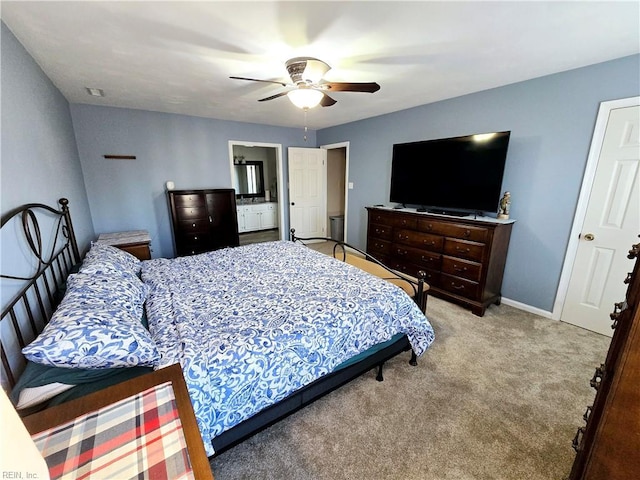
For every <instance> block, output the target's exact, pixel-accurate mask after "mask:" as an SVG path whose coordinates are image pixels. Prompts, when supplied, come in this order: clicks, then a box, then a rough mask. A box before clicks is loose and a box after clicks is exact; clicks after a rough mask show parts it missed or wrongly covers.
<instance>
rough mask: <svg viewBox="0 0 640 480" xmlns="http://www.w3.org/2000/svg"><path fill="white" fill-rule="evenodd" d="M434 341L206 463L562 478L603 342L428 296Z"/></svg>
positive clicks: (222, 469) (224, 478)
mask: <svg viewBox="0 0 640 480" xmlns="http://www.w3.org/2000/svg"><path fill="white" fill-rule="evenodd" d="M427 316H428V317H429V319H430V321H431V322H432V324H433V326H434V329H435V331H436V341H435V343H434V344H433V345H432V347H431V348H430V349H429V350H428V351H427V352H426V353H425V354H424V355H423V356H422V357H421V358H420V359H419V360H418V366H417V367H411V366H410V365H409V364H408V360H409V354H408V353H406V354H403V355H400V356H399V357H396V358H394V359H393V360H391V361H390V362H388V363H387V365H386V367H385V380H384V382H381V383H379V382H376V381H375V372H374V371H371V372H368V373H366V374H365V375H363V376H362V377H360V378H358V379H356V380H354V381H353V382H351V383H349V384H348V385H345V386H343V387H341V388H340V389H338V390H336V391H334V392H332V393H331V394H329V395H327V396H325V397H324V398H322V399H320V400H318V401H317V402H315V403H314V404H312V405H310V406H307V407H306V408H304V409H303V410H301V411H299V412H297V413H295V414H294V415H292V416H290V417H288V418H287V419H285V420H283V421H281V422H279V423H278V424H276V425H274V426H273V427H271V428H269V429H267V430H265V431H263V432H261V433H259V434H258V435H256V436H254V437H252V438H251V439H249V440H247V441H245V442H244V443H242V444H240V445H239V446H237V447H235V448H233V449H231V450H229V451H227V452H225V453H223V454H221V455H220V456H219V457H216V458H214V459H213V460H212V461H211V465H212V469H213V473H214V476H215V478H216V480H230V479H288V480H297V479H309V480H312V479H313V480H338V479H354V480H355V479H358V480H359V479H398V480H399V479H403V480H407V479H434V480H440V479H442V480H445V479H456V480H466V479H483V480H484V479H514V480H522V479H530V480H536V479H540V480H542V479H544V480H551V479H555V480H557V479H563V478H566V476H567V475H568V473H569V471H570V469H571V464H572V462H573V458H574V451H573V449H572V448H571V440H572V439H573V436H574V434H575V432H576V429H577V428H578V427H579V426H581V425H582V424H583V421H582V414H583V413H584V411H585V408H586V406H587V405H589V404H591V403H592V402H593V398H594V396H595V392H594V390H593V389H592V388H591V387H590V386H589V379H590V378H591V375H592V374H593V371H594V368H595V367H596V366H597V365H599V364H600V363H601V362H602V361H603V360H604V358H605V356H606V351H607V349H608V346H609V342H610V339H608V338H606V337H603V336H600V335H598V334H595V333H592V332H589V331H586V330H582V329H579V328H577V327H574V326H571V325H568V324H564V323H561V322H556V321H553V320H548V319H545V318H541V317H538V316H536V315H532V314H528V313H525V312H522V311H520V310H517V309H514V308H512V307H508V306H505V305H502V306H499V307H496V306H492V307H490V308H489V309H488V310H487V313H486V314H485V316H484V317H482V318H480V317H477V316H475V315H473V314H471V313H470V312H469V311H467V310H465V309H462V308H461V307H458V306H456V305H453V304H451V303H448V302H444V301H442V300H439V299H436V298H429V305H428V307H427Z"/></svg>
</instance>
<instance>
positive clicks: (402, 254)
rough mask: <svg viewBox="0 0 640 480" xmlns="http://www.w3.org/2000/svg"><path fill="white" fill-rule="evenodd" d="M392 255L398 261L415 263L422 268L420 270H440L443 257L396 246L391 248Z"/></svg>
mask: <svg viewBox="0 0 640 480" xmlns="http://www.w3.org/2000/svg"><path fill="white" fill-rule="evenodd" d="M391 255H392V256H393V257H394V258H396V259H398V260H406V261H409V262H411V263H414V264H416V265H418V266H420V268H431V269H432V270H440V265H441V255H440V254H439V253H431V252H425V251H424V250H419V249H417V248H412V247H405V246H404V245H397V244H395V245H393V246H392V247H391Z"/></svg>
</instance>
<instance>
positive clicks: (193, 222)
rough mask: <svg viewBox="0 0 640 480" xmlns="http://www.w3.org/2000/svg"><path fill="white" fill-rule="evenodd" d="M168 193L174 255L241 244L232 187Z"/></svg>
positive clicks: (234, 193)
mask: <svg viewBox="0 0 640 480" xmlns="http://www.w3.org/2000/svg"><path fill="white" fill-rule="evenodd" d="M168 196H169V208H170V209H171V220H172V225H173V239H174V244H175V248H176V255H178V256H183V255H194V254H196V253H202V252H208V251H210V250H217V249H219V248H224V247H237V246H238V245H239V244H240V241H239V237H238V218H237V213H236V192H235V190H234V189H232V188H222V189H210V190H171V191H169V192H168Z"/></svg>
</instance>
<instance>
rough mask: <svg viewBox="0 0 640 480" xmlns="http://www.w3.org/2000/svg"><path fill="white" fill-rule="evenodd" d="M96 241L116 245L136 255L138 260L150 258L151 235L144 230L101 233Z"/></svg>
mask: <svg viewBox="0 0 640 480" xmlns="http://www.w3.org/2000/svg"><path fill="white" fill-rule="evenodd" d="M98 243H103V244H105V245H112V246H114V247H117V248H119V249H120V250H124V251H125V252H129V253H130V254H131V255H134V256H136V257H138V258H139V259H140V260H150V259H151V246H150V245H151V237H150V236H149V232H147V231H146V230H132V231H129V232H114V233H101V234H100V235H99V236H98Z"/></svg>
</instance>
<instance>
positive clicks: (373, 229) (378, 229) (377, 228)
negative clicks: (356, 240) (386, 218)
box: [369, 223, 393, 240]
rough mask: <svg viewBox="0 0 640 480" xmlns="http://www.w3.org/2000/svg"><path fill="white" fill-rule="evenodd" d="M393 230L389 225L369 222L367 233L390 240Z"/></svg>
mask: <svg viewBox="0 0 640 480" xmlns="http://www.w3.org/2000/svg"><path fill="white" fill-rule="evenodd" d="M392 234H393V230H392V228H391V227H390V226H389V225H379V224H376V223H374V224H371V225H369V235H371V236H372V237H375V238H382V239H384V240H391V236H392Z"/></svg>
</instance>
